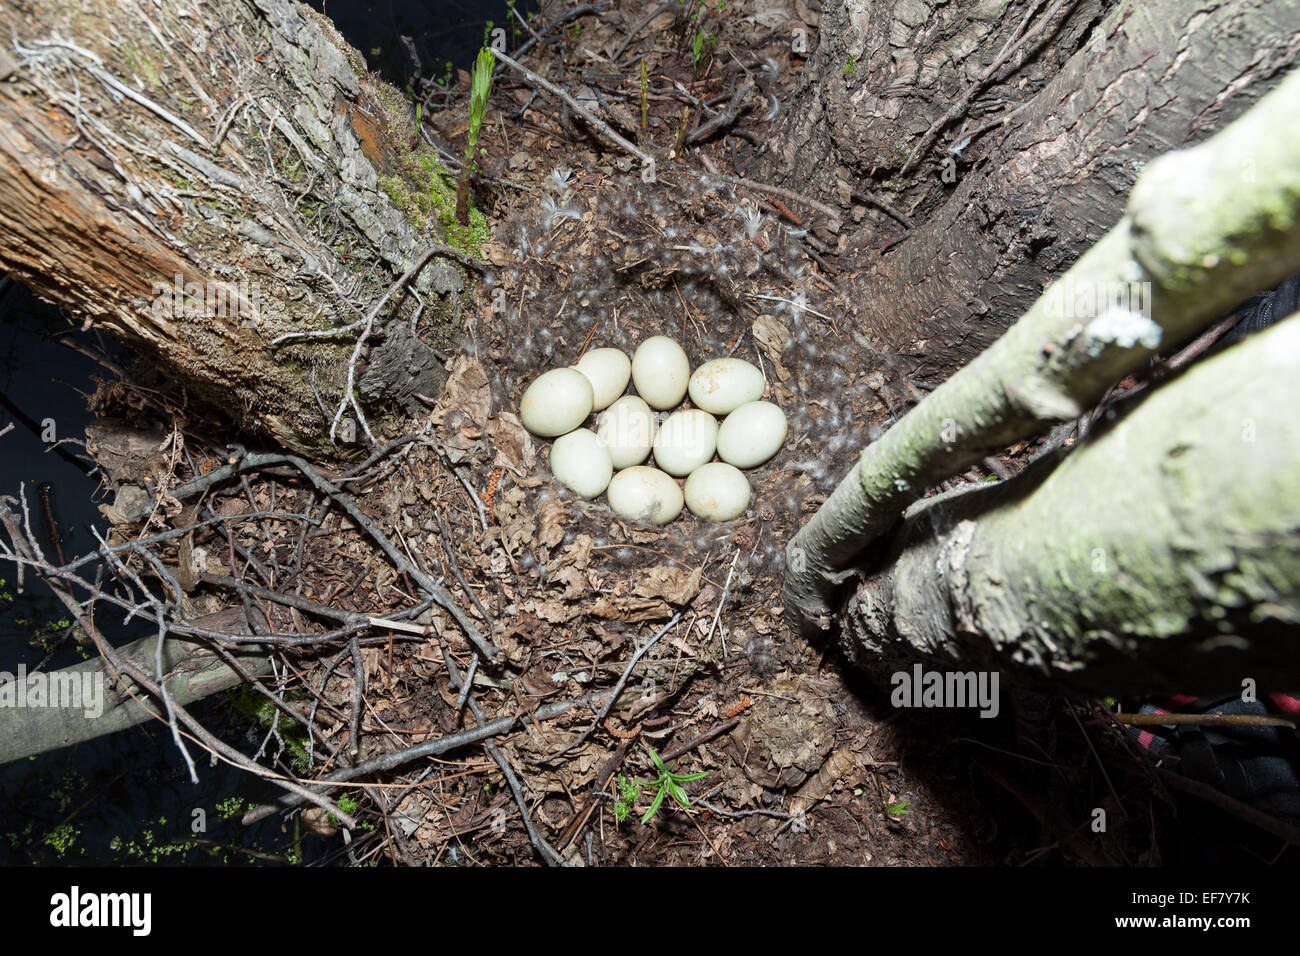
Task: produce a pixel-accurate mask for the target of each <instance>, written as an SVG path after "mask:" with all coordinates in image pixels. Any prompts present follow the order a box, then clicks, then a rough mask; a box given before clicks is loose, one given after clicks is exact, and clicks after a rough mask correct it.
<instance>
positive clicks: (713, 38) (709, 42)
mask: <svg viewBox="0 0 1300 956" xmlns="http://www.w3.org/2000/svg"><path fill="white" fill-rule="evenodd" d="M717 42H718V37H717V34H715V33H705V32H704V28H703V27H700V28H699V29H698V30H696V31H695V43H694V44H693V45H692V47H691V63H692V65H693V66H694V68H695V72H696V74H697V75H698V74H699V72H700V64H701V63H702V62H703V61H704V55H705V54H706V53H708V52H710V51H711V50H712V49H713V45H714V44H715V43H717Z"/></svg>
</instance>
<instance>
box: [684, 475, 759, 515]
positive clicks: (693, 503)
mask: <svg viewBox="0 0 1300 956" xmlns="http://www.w3.org/2000/svg"><path fill="white" fill-rule="evenodd" d="M749 494H750V492H749V479H748V478H746V477H745V476H744V475H743V474H742V473H741V471H740V469H739V468H736V467H734V466H732V465H728V464H727V463H726V462H724V461H712V462H709V463H708V464H707V465H700V467H699V468H696V469H695V470H694V471H693V472H691V477H689V478H687V479H686V495H685V497H686V507H688V508H690V509H691V514H694V515H699V517H701V518H708V519H709V520H710V521H730V520H731V519H732V518H734V517H736V516H737V515H739V514H742V513H743V512H744V510H745V509H746V508H747V507H749Z"/></svg>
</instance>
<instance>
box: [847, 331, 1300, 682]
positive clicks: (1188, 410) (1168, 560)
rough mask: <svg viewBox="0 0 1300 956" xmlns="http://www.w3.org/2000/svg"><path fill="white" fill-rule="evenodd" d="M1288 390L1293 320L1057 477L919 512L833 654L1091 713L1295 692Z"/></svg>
mask: <svg viewBox="0 0 1300 956" xmlns="http://www.w3.org/2000/svg"><path fill="white" fill-rule="evenodd" d="M1298 379H1300V319H1298V318H1296V317H1293V318H1291V319H1289V320H1287V321H1284V322H1283V323H1281V324H1280V325H1278V326H1276V327H1274V328H1272V329H1269V330H1267V331H1265V332H1263V333H1261V334H1259V335H1258V336H1255V337H1253V338H1251V339H1249V340H1247V341H1245V342H1243V343H1241V344H1239V345H1236V346H1234V347H1233V348H1230V349H1227V350H1226V351H1224V352H1223V353H1221V354H1220V355H1218V356H1216V357H1214V358H1212V359H1209V360H1207V361H1204V362H1201V363H1199V364H1197V365H1195V366H1193V367H1192V368H1191V369H1189V370H1188V371H1187V372H1186V373H1185V374H1184V375H1183V376H1182V377H1180V378H1179V379H1177V380H1176V381H1174V382H1171V383H1169V384H1168V385H1165V386H1163V387H1161V388H1159V389H1157V390H1156V391H1155V392H1154V393H1153V394H1151V395H1150V396H1149V397H1147V398H1145V399H1144V400H1142V401H1141V403H1140V405H1139V407H1138V408H1136V409H1134V410H1133V411H1132V412H1131V413H1130V414H1129V415H1127V416H1125V417H1124V418H1122V419H1121V420H1120V421H1119V422H1118V423H1117V424H1115V425H1113V426H1111V427H1103V428H1100V429H1098V430H1096V431H1094V432H1093V433H1092V434H1091V435H1090V436H1089V437H1088V439H1086V440H1085V442H1084V443H1083V444H1082V445H1081V446H1080V447H1079V448H1077V449H1076V450H1075V451H1073V452H1072V453H1071V454H1070V455H1069V456H1067V457H1066V458H1065V460H1064V461H1063V462H1062V463H1061V464H1059V465H1056V466H1055V467H1053V464H1054V463H1053V462H1051V461H1049V459H1046V458H1045V459H1042V460H1041V461H1040V462H1039V463H1038V464H1037V465H1035V466H1033V467H1031V468H1030V469H1029V470H1028V471H1026V472H1025V473H1024V474H1023V475H1021V476H1019V477H1018V478H1016V479H1013V480H1011V481H1008V482H1003V483H1000V484H998V485H993V486H989V485H973V486H967V487H966V489H964V490H961V491H958V492H956V493H953V494H949V495H945V496H942V497H938V498H931V499H926V500H924V501H921V502H918V503H917V504H916V505H915V506H913V507H912V508H911V509H909V511H908V513H907V515H906V517H905V521H904V528H903V530H902V532H901V533H900V534H899V536H898V539H897V540H898V542H899V543H898V544H897V545H896V546H895V548H894V549H893V550H892V551H891V552H890V554H889V557H888V559H887V561H888V564H887V566H886V567H885V568H884V569H883V570H881V571H879V572H877V573H875V574H871V575H870V576H869V577H868V578H867V579H866V580H865V581H864V582H863V584H862V586H861V588H860V589H859V590H858V592H857V594H856V596H855V597H854V598H853V599H852V600H851V601H850V603H849V606H848V611H847V613H846V615H845V620H846V633H845V635H844V637H843V640H842V644H843V646H844V647H845V649H846V651H847V652H848V654H849V656H850V657H852V658H853V659H855V660H858V661H862V662H865V661H869V662H870V664H871V668H872V669H873V670H876V671H877V672H884V673H889V672H890V671H897V670H901V669H904V668H907V667H910V666H912V665H913V664H914V663H916V662H928V663H930V664H933V665H936V666H938V667H940V668H943V669H958V670H968V669H975V670H991V671H1000V672H1003V673H1004V674H1010V675H1011V676H1012V677H1015V678H1018V679H1022V680H1025V681H1026V682H1031V681H1032V682H1035V683H1041V682H1042V681H1043V680H1044V679H1046V680H1047V681H1049V682H1054V683H1056V684H1058V685H1064V686H1067V687H1069V688H1072V689H1075V690H1082V691H1085V692H1089V693H1092V694H1098V695H1103V694H1111V695H1130V694H1131V695H1139V696H1141V695H1145V694H1148V693H1152V692H1165V693H1176V692H1179V691H1186V690H1187V689H1188V688H1195V689H1196V692H1197V693H1202V694H1214V693H1218V692H1223V693H1227V694H1231V693H1239V692H1241V691H1242V690H1243V687H1244V686H1245V685H1244V684H1243V681H1245V680H1247V679H1249V680H1251V681H1253V682H1254V683H1255V684H1256V685H1258V688H1259V689H1260V690H1263V689H1264V688H1272V689H1275V690H1276V689H1284V688H1288V687H1290V686H1292V683H1293V682H1294V680H1295V676H1296V637H1297V630H1296V625H1297V624H1300V588H1297V582H1300V420H1297V418H1296V415H1295V408H1296V381H1297V380H1298ZM1243 383H1249V386H1248V387H1243Z"/></svg>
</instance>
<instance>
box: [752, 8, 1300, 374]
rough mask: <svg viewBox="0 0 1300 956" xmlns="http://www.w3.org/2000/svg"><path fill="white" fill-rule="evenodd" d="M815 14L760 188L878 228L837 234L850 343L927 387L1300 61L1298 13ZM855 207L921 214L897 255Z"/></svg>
mask: <svg viewBox="0 0 1300 956" xmlns="http://www.w3.org/2000/svg"><path fill="white" fill-rule="evenodd" d="M824 9H825V11H826V12H825V13H824V14H823V16H822V19H821V23H820V30H819V33H818V44H817V48H816V50H815V51H814V53H813V55H812V57H811V58H810V59H809V61H808V62H807V63H806V64H805V65H804V67H803V68H802V71H801V77H802V78H801V81H800V84H799V86H798V88H797V90H796V94H795V96H794V98H793V101H792V102H791V103H789V104H787V105H786V106H785V108H784V116H785V119H784V123H783V125H782V126H781V127H780V129H779V130H778V132H777V133H776V135H774V136H773V137H771V139H770V140H769V143H771V144H773V145H771V146H770V147H769V152H768V154H767V155H766V156H765V157H763V159H762V161H761V163H760V169H759V170H758V171H759V172H760V174H762V175H763V176H765V177H767V178H769V179H772V180H775V181H780V182H785V183H787V184H788V185H791V186H792V187H793V188H795V189H798V190H800V191H801V192H805V193H807V194H809V195H812V196H815V197H818V198H822V199H826V198H827V197H836V198H838V199H839V200H840V204H841V207H842V208H843V209H844V210H845V211H846V213H848V212H850V211H853V210H854V209H855V207H856V214H860V215H870V217H871V218H870V219H864V222H866V223H868V224H869V225H870V224H874V228H868V229H866V230H860V231H858V232H854V233H853V234H852V237H850V230H848V229H845V230H843V234H842V237H841V238H840V240H839V242H840V246H841V249H840V251H841V252H842V253H843V254H844V255H847V256H855V255H860V256H863V257H865V260H866V261H865V263H861V264H859V262H857V261H855V262H854V267H853V268H852V269H851V270H848V274H847V275H844V276H841V277H839V278H838V280H837V282H838V284H839V285H840V288H841V289H842V290H844V291H845V292H847V294H848V297H849V298H851V300H852V301H853V302H855V303H857V304H858V313H857V316H856V324H857V326H858V328H859V334H861V333H862V332H868V333H869V336H870V339H871V341H872V344H874V345H875V346H877V347H878V348H880V349H882V350H884V351H886V352H893V353H897V354H898V355H900V356H902V357H903V361H902V363H901V364H902V367H903V369H904V370H905V371H908V372H911V373H912V374H913V375H914V376H915V377H917V378H920V379H923V380H930V381H939V380H941V379H943V378H945V377H946V376H947V375H949V374H951V373H952V372H953V371H954V370H956V369H957V368H960V367H962V366H963V365H965V364H966V363H967V362H968V361H969V360H970V359H971V358H973V357H974V356H975V355H977V354H979V353H980V352H981V351H983V349H984V348H986V347H987V346H988V345H989V344H990V343H992V342H993V341H994V340H995V339H996V338H997V337H998V336H999V335H1000V334H1001V333H1002V332H1003V331H1004V330H1005V329H1006V328H1007V327H1008V326H1009V325H1010V324H1011V323H1012V322H1013V321H1015V319H1016V318H1018V317H1019V316H1020V315H1021V314H1023V313H1024V312H1025V310H1026V309H1027V308H1028V307H1029V305H1030V304H1031V303H1032V302H1033V301H1034V300H1035V299H1036V298H1037V297H1038V295H1039V293H1040V292H1041V291H1042V289H1043V287H1044V285H1045V284H1046V283H1047V282H1048V281H1049V280H1050V279H1051V278H1053V277H1054V276H1055V275H1057V274H1059V273H1060V271H1061V270H1062V269H1064V268H1065V267H1066V266H1068V265H1069V264H1070V263H1071V262H1073V261H1074V260H1075V259H1077V258H1078V257H1079V256H1080V255H1081V254H1082V253H1083V252H1084V251H1085V250H1087V249H1088V248H1089V247H1090V246H1091V245H1092V244H1093V243H1094V242H1096V241H1097V239H1099V238H1100V237H1101V236H1102V235H1103V234H1104V233H1105V232H1106V231H1107V230H1108V229H1109V228H1110V227H1111V226H1113V225H1114V224H1115V222H1116V221H1117V220H1118V219H1119V216H1120V214H1121V212H1122V210H1123V205H1124V197H1125V196H1126V195H1127V194H1128V192H1129V190H1130V189H1131V188H1132V186H1133V183H1134V182H1135V180H1136V178H1137V175H1138V173H1139V172H1140V171H1141V169H1142V168H1143V166H1144V165H1145V163H1146V162H1147V161H1149V160H1150V159H1152V158H1154V157H1155V156H1156V155H1158V154H1160V153H1162V152H1166V151H1168V150H1169V149H1173V148H1178V147H1182V146H1186V145H1189V144H1192V143H1195V142H1197V141H1199V140H1201V139H1204V138H1205V137H1207V136H1209V135H1210V134H1212V133H1213V132H1215V131H1216V130H1217V129H1219V128H1221V127H1222V126H1223V125H1225V124H1226V123H1227V122H1229V121H1231V120H1232V119H1233V118H1235V117H1236V116H1238V115H1240V114H1241V113H1242V112H1244V111H1245V110H1246V109H1247V108H1248V107H1249V106H1250V105H1251V104H1253V103H1254V102H1255V101H1256V100H1258V99H1259V97H1260V96H1262V95H1263V94H1264V93H1266V92H1267V91H1268V90H1269V89H1270V88H1271V87H1272V86H1273V85H1275V83H1276V82H1277V81H1278V79H1279V77H1280V76H1281V74H1282V73H1283V71H1284V70H1285V68H1286V67H1287V66H1288V65H1289V64H1290V63H1291V62H1293V60H1294V56H1295V52H1296V49H1297V44H1298V42H1300V41H1297V36H1296V32H1295V24H1296V22H1297V21H1298V20H1300V3H1297V2H1296V0H1241V2H1232V3H1226V4H1224V3H1217V2H1205V0H1123V2H1118V3H1116V2H1102V0H1079V2H1076V3H1069V2H1066V3H1064V4H1062V3H1052V2H1049V3H1046V4H1038V3H1030V2H1028V0H1025V2H1020V0H1010V2H995V3H982V4H979V5H978V6H974V5H972V4H966V3H954V4H944V5H938V6H935V7H934V9H930V6H929V5H927V4H925V3H924V2H922V0H898V2H895V3H893V4H889V5H884V4H876V3H868V2H866V0H830V2H827V3H826V4H824ZM1031 9H1032V10H1035V11H1037V12H1036V13H1035V14H1034V15H1033V16H1032V17H1031V18H1029V19H1028V20H1026V16H1027V14H1028V13H1030V12H1031ZM1066 14H1068V15H1066ZM1022 24H1026V33H1032V31H1034V30H1035V29H1036V28H1038V27H1039V25H1040V24H1041V25H1042V27H1043V32H1042V34H1041V36H1031V37H1030V38H1029V40H1028V41H1027V42H1026V43H1025V45H1024V46H1022V47H1021V48H1019V49H1018V50H1015V52H1013V53H1012V54H1011V55H1009V56H1008V58H1007V59H1006V61H1005V63H1004V64H1003V66H1002V67H1001V68H1000V69H998V70H995V71H994V72H993V74H992V75H991V77H990V79H989V82H988V83H987V84H986V86H984V87H983V91H982V92H981V93H980V94H979V95H976V96H974V97H973V99H972V100H971V107H970V109H969V110H968V111H967V113H966V114H964V115H963V116H962V117H960V118H958V119H955V120H953V121H952V122H951V123H950V124H949V125H948V126H946V127H944V128H943V131H942V132H941V133H940V134H939V136H938V138H937V139H936V141H935V143H934V145H933V146H932V147H931V148H930V150H929V151H928V152H927V153H926V154H924V155H919V156H918V157H917V158H916V159H914V160H913V162H912V166H911V168H910V169H909V170H908V172H907V174H906V175H903V174H902V169H903V166H904V164H905V163H906V162H907V160H908V157H909V156H910V155H911V153H912V150H913V149H914V148H915V147H916V145H917V144H918V142H919V141H920V140H921V139H922V137H923V136H924V134H925V133H926V131H927V130H928V129H929V128H930V127H931V126H932V125H933V124H934V122H935V121H936V120H939V119H940V118H942V117H943V116H944V114H945V113H946V112H947V111H949V109H950V108H951V106H952V105H953V104H954V103H955V102H958V101H960V100H961V99H962V96H963V94H964V93H965V92H966V91H967V90H969V89H970V87H971V86H972V85H973V84H975V83H976V82H977V81H978V80H979V79H980V77H981V76H982V75H983V74H984V73H985V72H986V71H987V69H988V67H989V66H990V65H992V63H993V62H994V60H995V58H996V56H997V54H998V53H1000V52H1001V51H1003V50H1004V49H1005V48H1007V47H1008V46H1009V45H1013V44H1014V38H1015V36H1016V31H1017V27H1019V26H1021V25H1022ZM1040 41H1041V45H1040ZM1034 51H1037V52H1034ZM850 57H852V58H853V59H852V61H850ZM1022 57H1023V62H1022ZM1002 119H1005V122H1003V123H1002V124H1001V125H999V126H997V127H995V128H992V129H987V130H986V131H985V132H983V133H982V134H978V135H976V136H975V137H974V138H973V139H972V140H971V142H970V143H969V144H968V145H966V146H965V148H964V149H960V150H959V151H958V152H956V153H949V152H948V150H949V149H950V148H952V149H957V148H958V147H959V146H960V143H961V140H963V139H964V138H965V137H966V136H968V135H970V134H972V133H977V131H978V130H979V129H980V128H982V127H986V125H987V124H989V123H992V122H994V121H997V120H1002ZM945 171H946V172H947V173H948V175H947V176H945ZM867 193H870V194H873V195H875V196H877V197H879V198H883V199H886V200H887V201H888V202H889V204H890V205H892V206H893V207H894V208H895V209H898V210H902V211H904V212H907V211H909V210H911V209H912V207H913V205H914V204H919V205H916V207H915V209H916V210H919V211H913V212H912V221H913V222H914V228H913V229H912V230H911V231H910V232H908V233H907V234H906V236H905V238H901V241H900V236H901V234H902V227H900V226H899V224H898V223H897V222H896V221H895V220H894V219H893V218H890V217H889V216H888V215H886V214H885V213H884V212H882V211H880V210H879V209H876V208H875V207H873V206H872V205H871V203H870V202H868V201H867V200H866V199H865V198H864V196H865V194H867ZM854 194H857V196H856V198H854ZM846 218H847V217H846ZM821 225H823V227H824V226H825V223H824V222H823V223H821ZM864 233H865V235H864ZM823 235H824V236H825V237H826V238H829V239H834V236H827V235H826V234H825V233H823Z"/></svg>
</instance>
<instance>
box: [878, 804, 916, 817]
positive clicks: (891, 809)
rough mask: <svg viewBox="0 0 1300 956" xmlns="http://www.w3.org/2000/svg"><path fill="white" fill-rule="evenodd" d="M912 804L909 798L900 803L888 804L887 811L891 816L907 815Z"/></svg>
mask: <svg viewBox="0 0 1300 956" xmlns="http://www.w3.org/2000/svg"><path fill="white" fill-rule="evenodd" d="M911 805H912V804H911V803H909V802H908V801H907V800H902V801H899V802H898V803H891V804H888V805H887V806H886V807H885V812H886V813H888V814H889V815H890V816H891V817H903V816H906V815H907V808H908V807H910V806H911Z"/></svg>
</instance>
